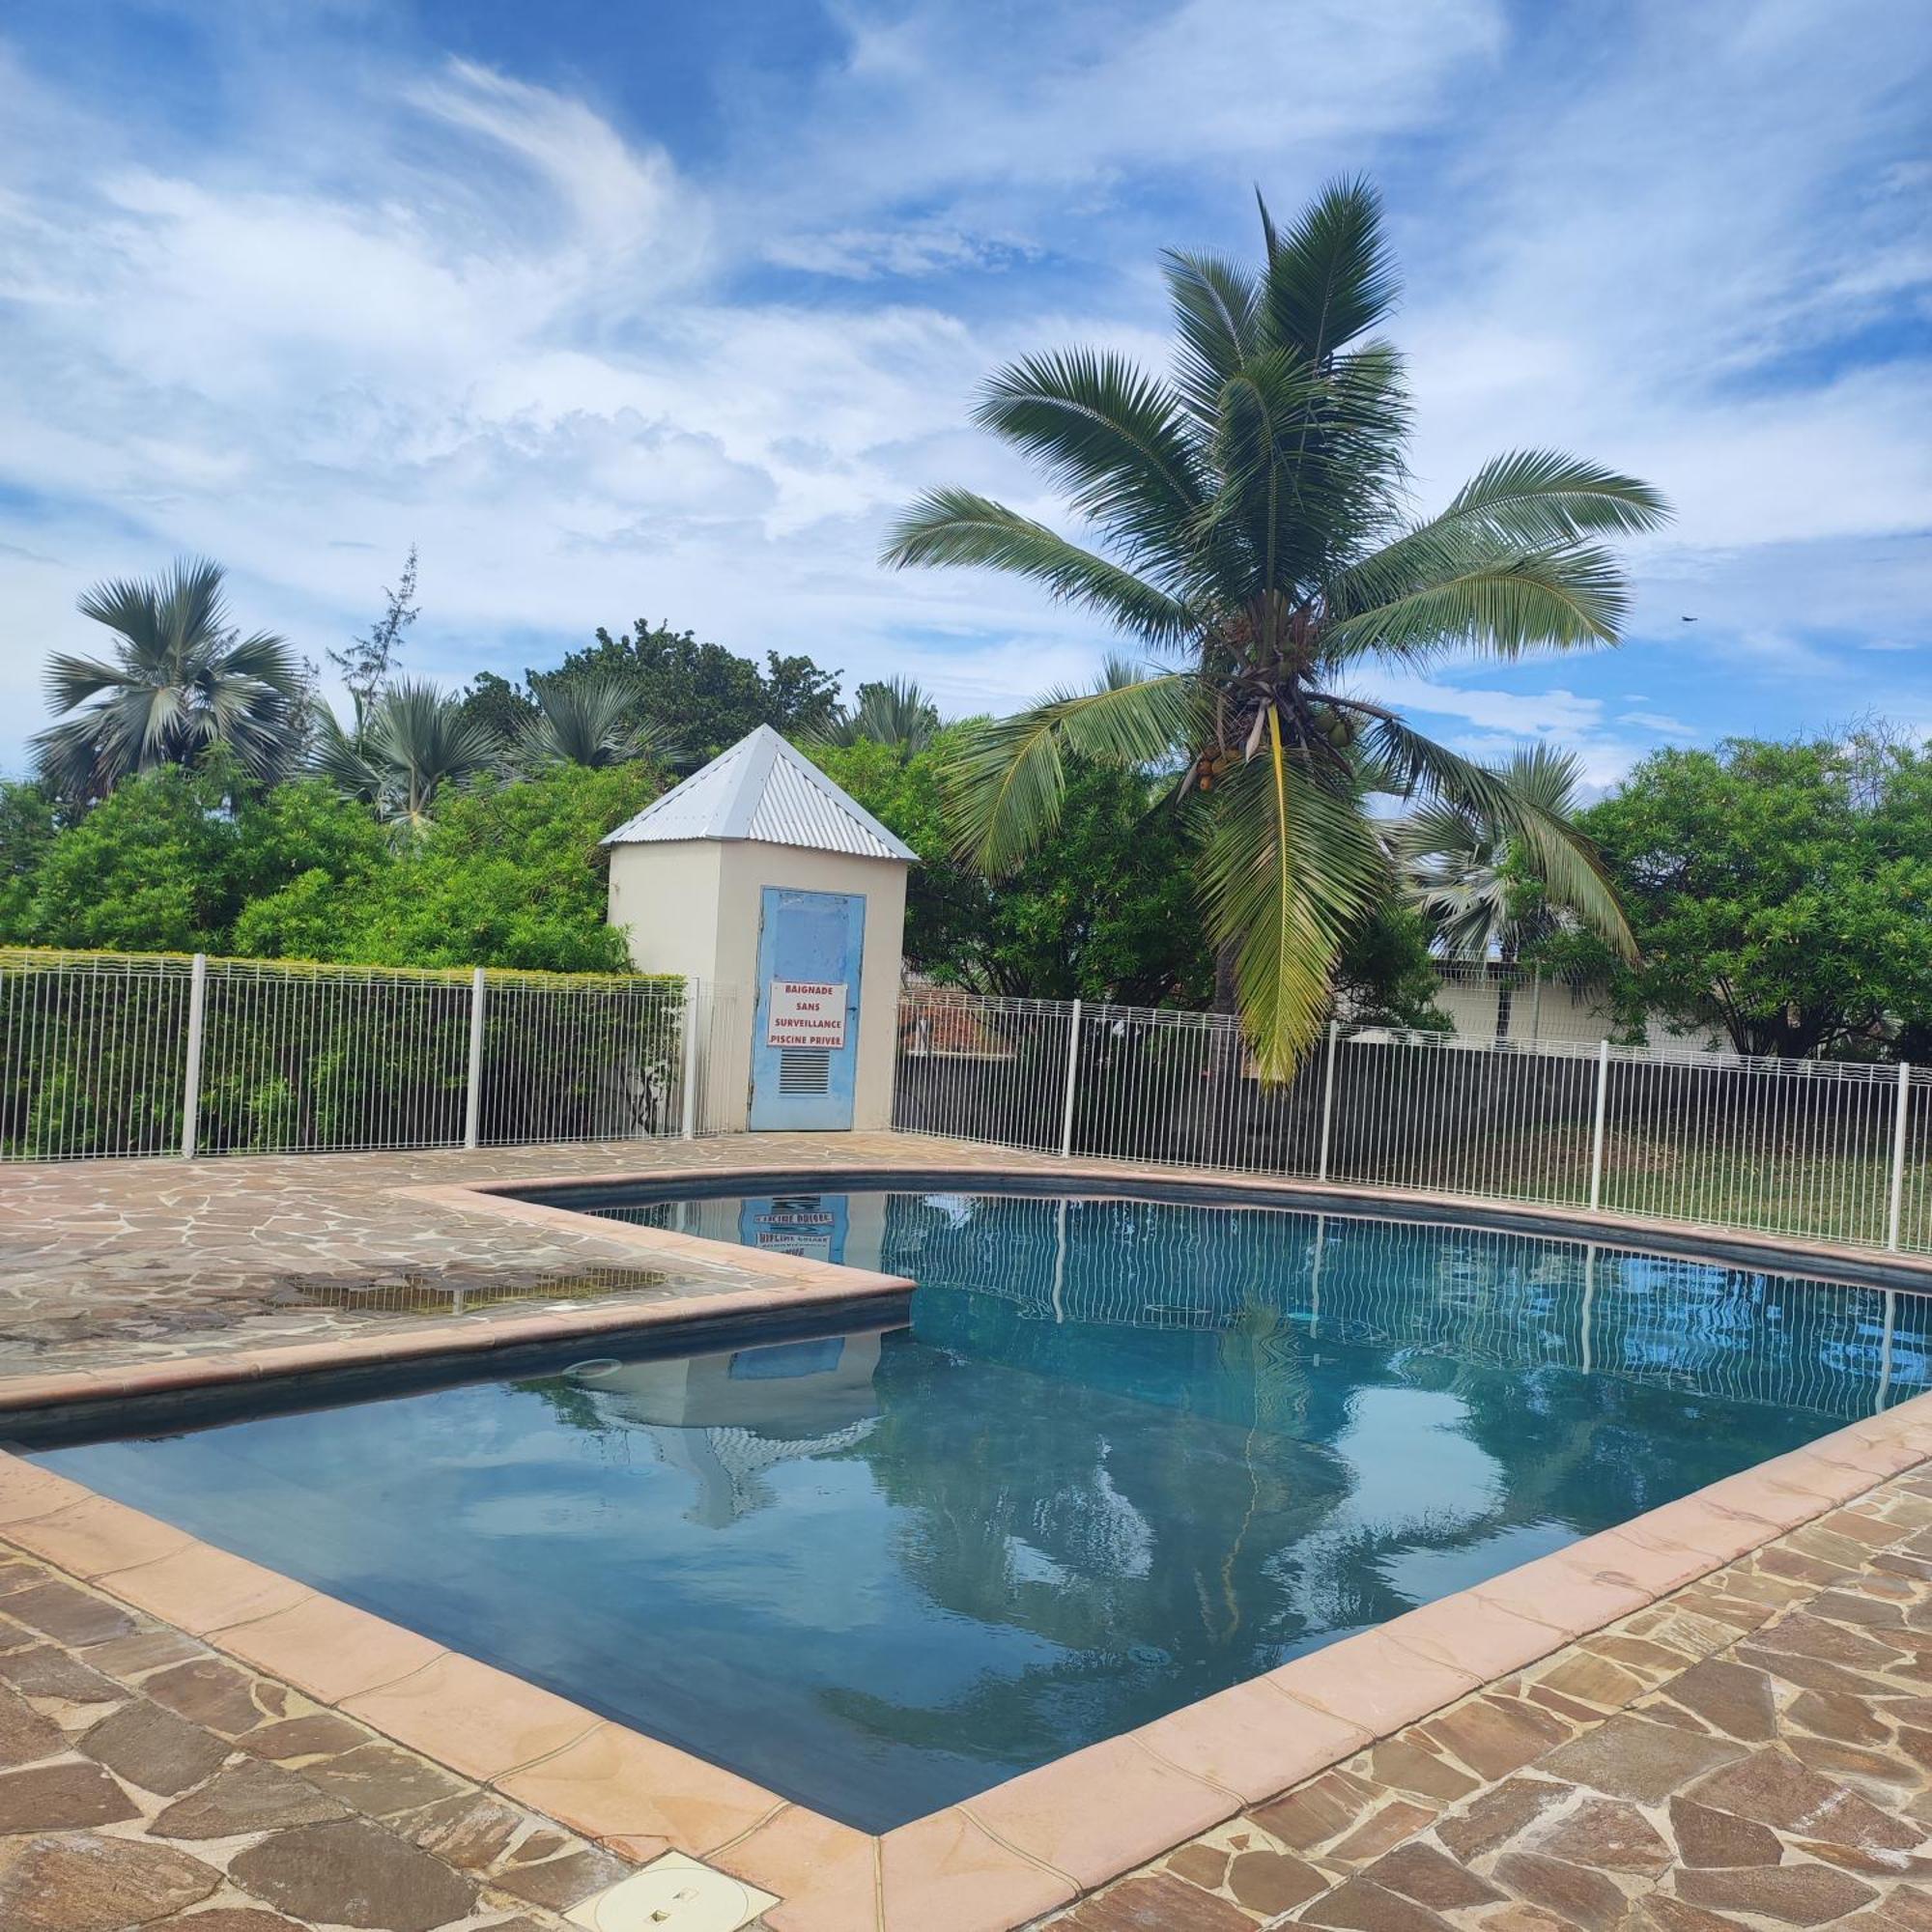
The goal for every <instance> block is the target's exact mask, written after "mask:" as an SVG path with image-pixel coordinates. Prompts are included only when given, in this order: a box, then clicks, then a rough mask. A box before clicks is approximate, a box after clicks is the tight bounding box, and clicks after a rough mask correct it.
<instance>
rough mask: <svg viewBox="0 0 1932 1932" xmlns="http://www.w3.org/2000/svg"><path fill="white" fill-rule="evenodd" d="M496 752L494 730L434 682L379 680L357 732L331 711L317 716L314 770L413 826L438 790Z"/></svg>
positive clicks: (474, 772)
mask: <svg viewBox="0 0 1932 1932" xmlns="http://www.w3.org/2000/svg"><path fill="white" fill-rule="evenodd" d="M501 752H502V747H501V745H500V744H499V743H498V741H497V735H496V733H495V732H493V731H492V730H491V729H490V728H489V727H488V726H487V725H482V724H479V723H477V721H476V720H474V719H472V718H469V717H466V716H465V715H464V711H463V705H462V700H461V699H460V698H455V697H450V696H445V695H444V694H443V693H442V692H440V691H439V690H437V688H436V687H435V686H434V685H433V684H419V683H412V682H410V681H409V680H407V679H399V680H398V681H397V682H395V683H393V684H390V685H388V686H386V687H384V690H382V691H381V692H379V693H378V694H377V695H376V696H374V697H373V698H372V699H371V700H370V702H369V703H368V705H367V707H366V708H365V709H364V710H363V712H362V716H361V730H360V733H359V734H358V733H356V732H354V731H351V730H349V729H347V728H346V727H345V726H344V725H342V724H341V723H340V721H339V720H338V719H337V718H336V716H335V714H334V713H333V712H332V711H328V710H327V709H322V708H318V712H317V716H316V747H315V754H314V765H315V769H316V771H317V773H318V774H319V775H320V776H322V777H323V778H326V779H328V780H330V781H332V782H333V783H334V784H335V786H336V788H337V789H338V790H340V791H342V792H344V793H346V794H347V795H348V796H349V797H351V798H359V799H361V800H362V801H363V802H364V803H365V804H368V805H372V806H374V807H375V808H376V810H378V811H379V812H380V813H381V814H382V816H383V817H384V819H385V820H387V821H388V822H389V823H391V824H393V825H396V826H398V827H401V828H405V829H407V830H409V831H412V832H413V831H420V830H421V828H422V827H423V826H424V825H426V824H427V823H428V822H429V820H430V818H431V817H432V815H433V814H434V810H435V807H436V801H437V798H438V795H439V794H440V792H442V791H443V790H444V789H445V788H447V787H450V786H454V785H461V784H464V783H466V782H467V781H469V780H470V779H473V778H477V777H480V776H481V775H482V774H483V773H485V772H487V771H491V770H493V769H495V767H496V765H497V760H498V758H499V756H500V754H501Z"/></svg>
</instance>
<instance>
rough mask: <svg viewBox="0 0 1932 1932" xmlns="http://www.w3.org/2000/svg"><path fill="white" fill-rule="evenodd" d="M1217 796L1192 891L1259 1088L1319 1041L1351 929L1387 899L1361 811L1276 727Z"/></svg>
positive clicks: (1377, 847) (1374, 841)
mask: <svg viewBox="0 0 1932 1932" xmlns="http://www.w3.org/2000/svg"><path fill="white" fill-rule="evenodd" d="M1266 736H1267V742H1266V744H1265V746H1264V750H1263V751H1262V752H1261V753H1259V754H1258V755H1257V756H1255V757H1253V758H1251V759H1249V760H1248V761H1247V762H1246V763H1245V764H1243V765H1240V766H1239V767H1237V768H1236V771H1235V772H1234V773H1233V774H1232V775H1231V776H1230V778H1229V779H1228V780H1226V781H1224V782H1223V784H1222V786H1221V787H1220V789H1219V790H1218V792H1217V794H1216V797H1215V809H1214V811H1213V815H1212V818H1211V820H1210V824H1209V830H1208V836H1207V838H1206V839H1205V840H1204V842H1203V845H1202V851H1201V875H1200V876H1201V892H1202V899H1203V904H1204V907H1205V909H1206V911H1207V915H1208V927H1209V930H1210V932H1211V934H1212V936H1213V938H1214V940H1215V942H1216V944H1217V945H1233V946H1234V947H1235V948H1236V986H1237V989H1238V997H1239V1007H1240V1013H1241V1019H1242V1024H1243V1027H1244V1030H1245V1031H1246V1034H1247V1037H1248V1040H1249V1044H1250V1045H1251V1047H1252V1048H1253V1050H1254V1054H1255V1059H1256V1063H1257V1065H1258V1066H1259V1069H1260V1071H1261V1074H1262V1077H1263V1078H1264V1079H1265V1080H1281V1079H1286V1078H1287V1077H1288V1076H1289V1074H1291V1073H1292V1072H1293V1070H1294V1067H1295V1065H1296V1063H1297V1062H1298V1061H1299V1059H1300V1057H1301V1056H1302V1055H1303V1054H1304V1053H1305V1052H1306V1051H1307V1049H1308V1048H1309V1046H1311V1045H1312V1044H1313V1043H1314V1041H1315V1040H1316V1039H1317V1038H1318V1037H1320V1035H1321V1029H1322V1026H1323V1024H1324V1023H1325V1021H1326V1019H1327V1016H1328V1010H1329V1004H1330V986H1331V982H1332V979H1333V974H1334V968H1335V962H1336V960H1337V958H1338V957H1339V956H1340V953H1341V950H1342V945H1343V941H1344V939H1345V938H1346V936H1347V934H1348V931H1349V929H1350V926H1351V925H1352V924H1353V923H1355V922H1356V921H1358V920H1359V919H1360V918H1361V917H1362V916H1363V915H1364V914H1365V913H1366V912H1367V911H1368V910H1369V908H1370V907H1371V906H1372V905H1373V904H1374V903H1375V901H1376V900H1377V899H1378V897H1379V896H1380V895H1382V894H1383V893H1384V892H1386V890H1387V888H1388V871H1387V863H1386V860H1385V858H1384V855H1383V852H1382V847H1381V843H1380V840H1379V839H1378V837H1377V835H1376V832H1375V828H1374V827H1373V825H1372V824H1371V823H1370V822H1369V819H1368V817H1367V815H1366V813H1365V812H1364V811H1363V810H1362V808H1361V803H1360V801H1359V800H1358V799H1357V798H1356V797H1355V796H1354V795H1353V793H1352V792H1351V791H1350V790H1349V789H1348V788H1346V787H1340V788H1338V787H1336V786H1335V785H1333V784H1332V783H1331V782H1329V781H1326V780H1324V779H1323V778H1321V777H1320V776H1318V775H1316V774H1314V773H1311V771H1310V770H1309V768H1308V767H1306V766H1305V765H1303V764H1302V763H1300V762H1299V761H1298V760H1296V759H1293V758H1291V757H1289V756H1288V755H1287V754H1286V752H1285V749H1284V748H1283V746H1282V743H1281V737H1280V724H1279V719H1278V717H1277V720H1276V722H1275V724H1274V725H1273V726H1272V727H1271V728H1270V729H1269V731H1268V732H1267V734H1266Z"/></svg>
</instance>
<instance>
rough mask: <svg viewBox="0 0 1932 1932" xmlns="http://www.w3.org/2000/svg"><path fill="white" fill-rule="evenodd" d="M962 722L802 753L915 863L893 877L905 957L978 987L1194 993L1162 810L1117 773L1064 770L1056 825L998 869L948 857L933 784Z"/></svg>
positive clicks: (1179, 848) (1200, 945) (1195, 975)
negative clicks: (904, 741)
mask: <svg viewBox="0 0 1932 1932" xmlns="http://www.w3.org/2000/svg"><path fill="white" fill-rule="evenodd" d="M965 728H966V727H962V726H959V725H952V726H949V727H947V728H946V729H945V730H942V731H941V732H940V733H939V735H938V736H937V737H936V738H935V739H934V741H933V743H932V744H931V745H930V746H928V747H927V748H926V749H925V750H923V751H921V752H915V753H910V754H908V753H903V752H902V751H901V750H900V749H899V748H897V747H895V746H892V745H889V744H883V743H881V742H879V741H878V740H877V739H872V738H863V739H860V740H858V741H857V742H856V743H854V744H852V745H849V746H830V745H822V744H821V745H815V746H813V747H811V748H810V749H811V755H812V757H813V758H814V759H815V760H816V761H817V762H818V764H819V765H820V767H821V768H822V769H823V770H824V771H825V772H826V774H827V775H828V776H829V777H830V778H831V779H832V780H833V781H835V782H836V783H838V784H839V785H842V786H843V787H844V788H845V789H846V790H847V791H848V792H850V793H851V794H852V796H853V797H854V798H856V799H857V800H858V801H859V803H860V804H861V805H863V806H864V807H865V808H866V810H867V811H869V812H871V813H872V815H873V816H874V817H875V818H877V819H879V820H880V821H881V822H882V823H883V824H885V825H886V826H888V827H890V828H891V830H893V831H894V832H895V833H897V834H898V836H899V837H900V838H903V839H904V840H905V841H906V843H907V844H908V845H910V846H911V847H912V848H913V850H914V851H915V852H917V853H918V854H919V857H920V863H919V865H917V866H915V867H913V869H912V872H911V874H910V876H909V877H908V879H907V882H906V930H905V956H906V961H907V963H908V964H909V965H910V966H911V967H912V968H913V969H914V970H915V971H916V972H919V973H923V974H924V975H926V976H927V977H929V978H931V979H934V980H941V981H944V982H948V983H952V984H957V985H963V986H967V987H970V988H972V989H973V990H976V991H979V992H993V993H1029V994H1037V995H1038V996H1040V997H1043V998H1049V999H1072V998H1076V997H1077V998H1081V999H1090V1000H1117V1001H1120V1002H1122V1003H1123V1004H1128V1005H1142V1006H1157V1005H1162V1004H1166V1003H1169V1002H1175V1003H1179V1004H1181V1005H1193V1004H1199V1003H1200V1002H1201V1001H1203V1000H1205V999H1206V997H1207V995H1208V989H1209V986H1210V984H1211V981H1212V966H1211V963H1210V960H1209V956H1208V948H1207V945H1206V943H1205V941H1204V938H1203V935H1202V932H1201V923H1200V920H1199V919H1198V917H1197V916H1196V914H1195V911H1194V906H1193V901H1192V898H1191V895H1190V892H1189V887H1188V882H1187V857H1188V855H1187V850H1186V844H1185V838H1184V834H1183V831H1182V828H1181V827H1180V825H1179V823H1178V822H1177V821H1176V820H1175V818H1174V817H1173V815H1172V814H1171V813H1165V812H1155V813H1152V814H1151V813H1150V812H1149V810H1148V800H1147V790H1146V786H1145V785H1144V784H1142V783H1141V781H1139V780H1138V779H1137V778H1136V777H1135V776H1134V775H1133V774H1132V773H1129V772H1124V771H1122V770H1120V769H1119V768H1118V767H1115V766H1109V765H1101V764H1094V765H1091V766H1084V767H1082V768H1080V769H1078V770H1076V771H1074V772H1073V773H1072V774H1071V775H1070V779H1069V783H1068V788H1067V799H1066V806H1065V811H1064V813H1063V817H1062V824H1061V833H1060V836H1059V837H1058V838H1055V839H1054V840H1053V841H1052V842H1051V843H1050V844H1047V845H1043V846H1041V847H1040V848H1039V849H1038V850H1037V851H1036V852H1034V853H1033V854H1031V855H1030V856H1029V858H1028V860H1027V862H1026V863H1025V864H1024V865H1023V866H1021V867H1018V868H1017V869H1016V870H1014V871H1013V872H1012V873H1010V874H1009V875H1008V876H1006V877H1004V878H1001V879H998V880H989V879H987V878H985V877H984V876H983V875H982V874H981V873H980V872H979V871H978V870H977V869H976V868H975V867H971V866H970V865H966V864H963V863H961V861H960V860H959V858H958V857H957V855H956V853H955V852H954V850H953V849H952V839H951V838H950V836H949V833H948V830H947V823H946V813H945V803H944V797H943V789H942V781H943V774H944V771H945V768H946V766H947V764H948V762H949V761H950V759H951V758H952V757H953V756H955V755H956V754H957V751H958V746H959V742H960V739H961V736H962V734H963V731H964V729H965Z"/></svg>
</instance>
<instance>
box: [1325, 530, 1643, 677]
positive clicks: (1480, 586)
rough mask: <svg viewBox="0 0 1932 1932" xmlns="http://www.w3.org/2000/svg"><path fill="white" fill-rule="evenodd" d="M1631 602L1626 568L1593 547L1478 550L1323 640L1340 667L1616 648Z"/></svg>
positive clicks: (1338, 625) (1335, 627) (1351, 615)
mask: <svg viewBox="0 0 1932 1932" xmlns="http://www.w3.org/2000/svg"><path fill="white" fill-rule="evenodd" d="M1470 552H1473V553H1474V554H1469V553H1470ZM1628 605H1629V590H1628V586H1627V584H1626V582H1625V579H1624V575H1623V573H1622V571H1621V570H1619V569H1618V567H1617V564H1616V560H1615V559H1614V558H1613V557H1612V556H1611V555H1610V554H1609V553H1608V552H1607V551H1605V550H1603V549H1601V548H1599V547H1598V546H1597V545H1594V544H1571V545H1566V546H1563V547H1560V548H1554V549H1546V550H1536V551H1523V550H1516V549H1512V548H1509V547H1506V546H1493V545H1492V546H1483V547H1480V548H1478V547H1476V546H1473V545H1472V546H1469V547H1468V550H1467V551H1465V554H1464V560H1463V561H1462V562H1461V563H1460V564H1459V565H1453V566H1451V567H1450V568H1448V569H1447V570H1446V571H1445V573H1444V574H1443V575H1441V576H1438V577H1434V578H1429V579H1425V580H1424V581H1422V582H1415V583H1412V584H1411V585H1409V586H1408V587H1407V588H1406V589H1404V590H1401V591H1400V592H1398V593H1397V594H1396V595H1394V596H1392V597H1391V598H1389V599H1388V601H1387V602H1385V603H1380V604H1375V605H1371V606H1370V607H1368V608H1367V609H1366V610H1358V611H1349V612H1347V614H1344V615H1340V616H1338V617H1337V618H1336V619H1335V621H1333V622H1332V623H1330V624H1329V625H1328V627H1327V629H1326V630H1325V631H1324V633H1323V635H1322V646H1323V655H1324V657H1325V658H1326V659H1327V660H1328V661H1329V662H1330V663H1334V664H1340V663H1345V662H1347V661H1348V660H1349V659H1350V658H1353V657H1359V656H1361V655H1363V654H1364V653H1369V652H1374V653H1378V654H1380V655H1383V656H1386V657H1391V658H1398V659H1401V660H1403V661H1404V662H1406V663H1409V664H1426V663H1428V662H1430V661H1431V660H1433V659H1435V658H1436V657H1439V656H1440V655H1441V654H1442V653H1443V652H1444V651H1446V650H1449V649H1451V648H1452V647H1456V646H1461V647H1462V648H1463V649H1475V650H1480V651H1482V652H1484V653H1486V654H1488V655H1490V656H1492V657H1500V658H1516V657H1521V656H1523V655H1524V654H1526V653H1527V652H1530V651H1536V650H1574V649H1577V648H1578V647H1583V646H1589V645H1594V644H1610V643H1615V642H1616V641H1617V638H1618V635H1619V632H1620V630H1621V627H1622V623H1623V617H1624V612H1625V611H1626V609H1627V608H1628Z"/></svg>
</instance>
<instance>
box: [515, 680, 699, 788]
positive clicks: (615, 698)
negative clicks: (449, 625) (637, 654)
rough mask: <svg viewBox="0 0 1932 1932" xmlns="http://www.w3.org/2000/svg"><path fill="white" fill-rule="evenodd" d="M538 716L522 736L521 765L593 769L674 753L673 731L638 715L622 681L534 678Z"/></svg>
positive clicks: (664, 757)
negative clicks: (562, 765)
mask: <svg viewBox="0 0 1932 1932" xmlns="http://www.w3.org/2000/svg"><path fill="white" fill-rule="evenodd" d="M530 695H531V696H532V697H533V698H534V699H535V700H536V711H535V714H534V715H533V716H532V717H530V718H529V719H527V720H526V722H525V724H524V725H523V728H522V729H521V730H520V731H519V733H518V735H517V741H516V745H515V748H514V750H515V755H516V761H517V762H518V763H521V764H526V765H533V766H541V765H555V764H564V765H583V766H586V767H589V768H590V769H592V770H596V769H600V768H602V767H604V766H608V765H621V764H626V763H628V762H629V761H630V760H632V759H634V758H644V757H651V758H657V759H658V760H660V761H661V762H664V763H668V762H669V761H670V760H671V759H672V757H673V756H674V755H675V751H674V748H673V747H672V745H671V743H670V736H669V733H668V732H667V731H665V730H663V729H662V728H661V727H659V726H658V725H655V724H653V723H651V722H650V721H648V720H640V719H639V718H638V717H637V715H636V712H635V705H636V697H635V695H634V694H633V692H632V691H631V689H630V688H629V686H627V685H626V684H624V683H623V682H622V681H621V680H620V679H617V678H611V677H605V678H582V679H579V678H533V679H531V681H530Z"/></svg>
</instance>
